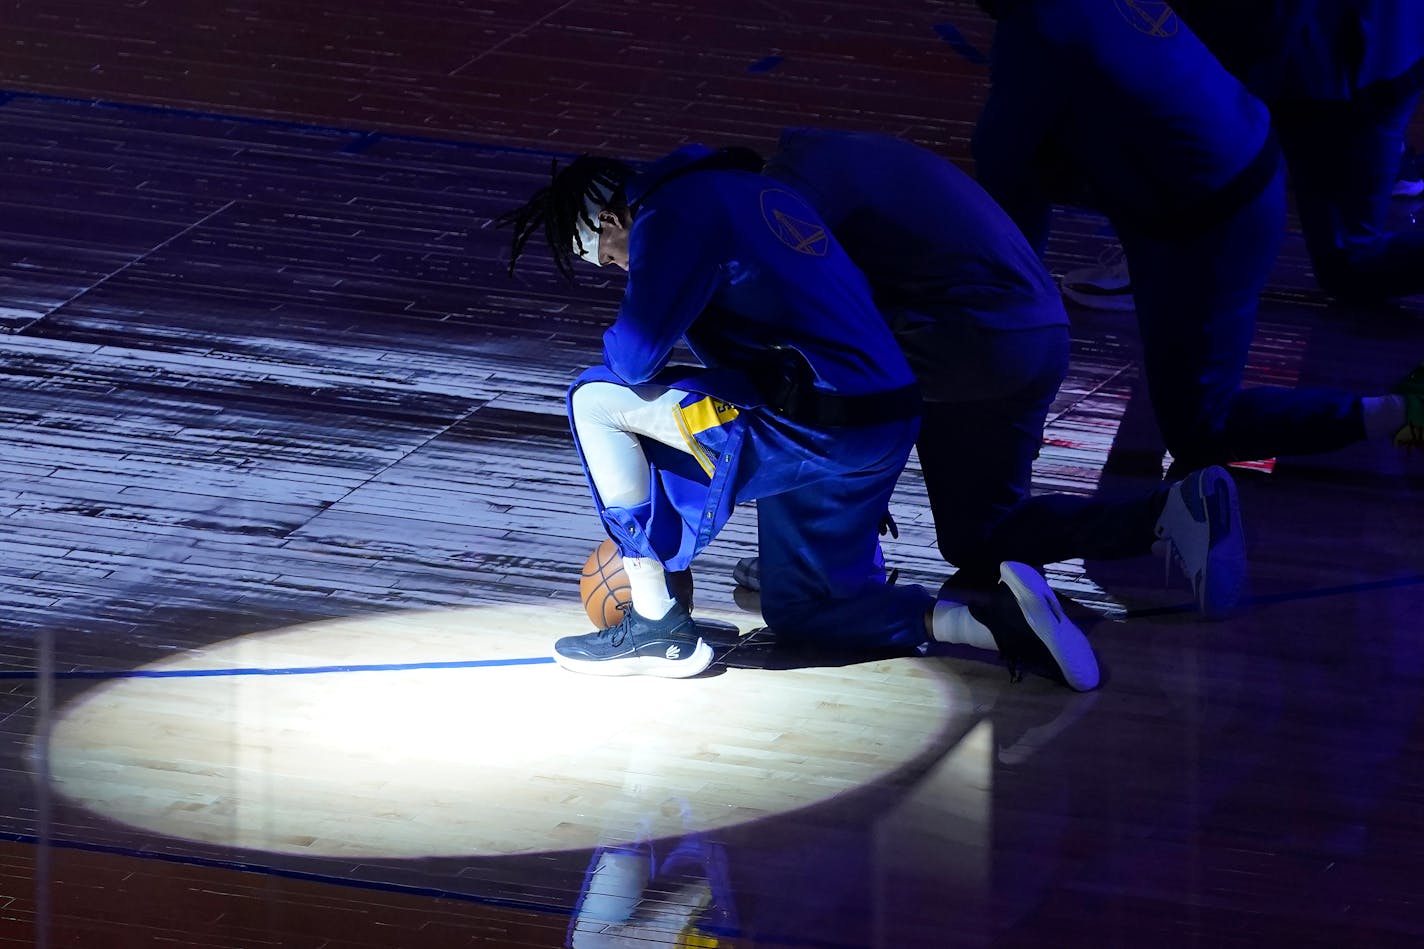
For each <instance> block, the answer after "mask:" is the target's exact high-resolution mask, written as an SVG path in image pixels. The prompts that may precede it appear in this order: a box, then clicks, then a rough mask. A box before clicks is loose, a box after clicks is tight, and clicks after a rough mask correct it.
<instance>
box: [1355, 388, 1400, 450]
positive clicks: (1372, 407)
mask: <svg viewBox="0 0 1424 949" xmlns="http://www.w3.org/2000/svg"><path fill="white" fill-rule="evenodd" d="M1360 415H1361V417H1363V419H1364V422H1365V437H1366V438H1368V439H1371V440H1374V439H1377V438H1393V437H1394V433H1395V432H1397V431H1399V430H1400V429H1401V428H1403V427H1404V419H1405V408H1404V396H1402V395H1380V396H1365V397H1364V398H1362V399H1360Z"/></svg>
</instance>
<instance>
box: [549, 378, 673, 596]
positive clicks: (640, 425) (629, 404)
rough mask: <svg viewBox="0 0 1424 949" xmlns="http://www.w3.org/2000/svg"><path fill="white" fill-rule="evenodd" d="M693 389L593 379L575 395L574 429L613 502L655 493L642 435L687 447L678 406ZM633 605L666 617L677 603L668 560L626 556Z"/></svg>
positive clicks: (601, 492)
mask: <svg viewBox="0 0 1424 949" xmlns="http://www.w3.org/2000/svg"><path fill="white" fill-rule="evenodd" d="M686 395H687V393H686V392H683V391H681V390H678V389H662V388H658V387H655V386H639V387H637V388H629V387H628V386H620V385H615V384H613V383H611V382H590V383H587V384H585V385H582V386H579V388H578V389H576V390H574V395H573V416H574V429H575V431H577V432H578V439H579V445H580V446H582V448H583V457H584V460H585V461H586V462H587V463H588V473H589V477H590V478H591V479H592V480H593V484H594V487H596V488H597V489H598V496H599V497H600V498H602V499H603V503H604V505H605V506H607V507H635V506H637V505H639V504H642V503H643V502H645V501H647V500H648V498H649V496H650V495H651V494H652V488H651V485H650V482H649V480H648V477H649V476H648V458H647V456H646V455H645V454H643V446H642V443H641V442H640V441H639V440H638V439H639V437H640V436H641V437H645V438H651V439H653V440H654V441H656V442H661V443H662V444H664V445H671V446H672V447H673V448H680V449H682V450H683V451H687V450H688V449H687V444H686V443H685V442H684V441H683V440H682V433H681V431H680V430H679V429H678V425H677V420H676V418H675V417H674V416H673V410H674V409H676V408H677V405H678V403H679V402H681V401H682V400H683V398H684V397H686ZM623 570H624V572H625V573H626V574H627V575H628V585H629V588H630V589H629V595H630V596H631V597H632V599H633V609H635V610H637V611H638V614H639V615H640V616H645V617H647V618H648V619H661V618H662V617H664V616H666V615H667V611H668V610H670V609H672V606H673V598H672V596H671V595H670V594H669V593H668V589H667V578H666V576H665V575H664V573H663V567H662V564H660V563H658V562H657V561H656V560H652V559H650V558H647V557H631V558H630V557H624V558H623Z"/></svg>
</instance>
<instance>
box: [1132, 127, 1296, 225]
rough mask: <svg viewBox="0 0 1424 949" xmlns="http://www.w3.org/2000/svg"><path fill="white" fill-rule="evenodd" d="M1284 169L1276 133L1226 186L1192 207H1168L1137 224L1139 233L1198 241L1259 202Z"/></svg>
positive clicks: (1193, 201)
mask: <svg viewBox="0 0 1424 949" xmlns="http://www.w3.org/2000/svg"><path fill="white" fill-rule="evenodd" d="M1280 167H1281V146H1280V143H1279V142H1277V141H1276V136H1275V133H1274V132H1272V133H1269V134H1267V136H1266V141H1265V142H1264V143H1263V144H1262V145H1261V149H1260V151H1258V152H1256V155H1255V157H1254V158H1252V159H1251V161H1250V162H1248V163H1247V165H1246V167H1245V168H1243V169H1241V170H1240V171H1239V172H1237V173H1236V177H1234V178H1232V179H1231V180H1230V181H1228V182H1227V183H1226V184H1224V185H1222V186H1221V187H1220V188H1217V189H1216V190H1215V191H1213V192H1211V193H1210V194H1208V195H1205V196H1198V197H1196V198H1193V199H1192V200H1191V202H1190V203H1183V202H1179V203H1174V204H1172V205H1169V206H1167V207H1164V208H1163V209H1162V210H1161V211H1160V213H1158V214H1155V215H1153V217H1152V218H1151V219H1147V220H1141V221H1138V222H1136V223H1137V228H1136V229H1137V230H1138V231H1139V232H1141V233H1142V234H1144V235H1146V236H1147V237H1154V238H1159V239H1173V238H1175V239H1182V238H1188V237H1195V236H1197V235H1198V234H1201V233H1204V232H1205V231H1207V230H1210V229H1211V228H1212V227H1213V226H1215V225H1217V224H1220V223H1221V222H1222V221H1225V220H1226V219H1227V218H1229V217H1230V216H1231V215H1233V214H1235V213H1236V212H1237V211H1239V210H1240V209H1241V208H1243V207H1245V206H1246V205H1247V204H1249V203H1250V202H1251V201H1252V200H1254V199H1255V197H1256V196H1257V195H1259V194H1260V193H1261V192H1262V191H1264V190H1265V189H1266V186H1267V185H1269V184H1270V183H1271V179H1273V178H1275V176H1276V173H1277V172H1278V171H1279V170H1280Z"/></svg>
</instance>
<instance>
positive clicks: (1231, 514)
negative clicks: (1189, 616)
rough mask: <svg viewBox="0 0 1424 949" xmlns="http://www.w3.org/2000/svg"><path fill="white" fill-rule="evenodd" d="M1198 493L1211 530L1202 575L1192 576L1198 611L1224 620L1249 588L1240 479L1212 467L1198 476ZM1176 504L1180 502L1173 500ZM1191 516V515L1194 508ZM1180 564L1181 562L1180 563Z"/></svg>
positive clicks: (1199, 503)
mask: <svg viewBox="0 0 1424 949" xmlns="http://www.w3.org/2000/svg"><path fill="white" fill-rule="evenodd" d="M1197 489H1198V490H1197V494H1196V497H1195V498H1193V499H1192V500H1193V503H1194V504H1195V505H1197V506H1200V508H1201V511H1202V515H1203V517H1204V518H1205V523H1204V524H1202V529H1204V530H1206V532H1207V548H1206V560H1205V562H1204V563H1203V564H1202V567H1201V570H1200V571H1199V574H1200V575H1199V576H1195V577H1192V576H1189V577H1187V580H1188V581H1189V582H1190V583H1191V585H1192V591H1193V593H1195V595H1196V602H1197V610H1198V611H1199V612H1200V613H1201V614H1202V615H1203V616H1206V617H1209V618H1212V619H1221V618H1223V617H1225V616H1227V615H1229V614H1230V613H1231V612H1232V611H1233V610H1234V609H1236V606H1237V604H1238V603H1240V602H1241V594H1242V591H1243V590H1244V588H1245V585H1246V583H1245V578H1246V537H1245V535H1244V534H1243V532H1242V527H1241V505H1240V502H1239V501H1238V499H1237V497H1236V482H1235V481H1233V480H1232V478H1231V475H1230V473H1228V472H1227V471H1226V470H1225V469H1223V468H1220V467H1217V466H1212V467H1210V468H1206V469H1204V470H1203V471H1202V472H1201V477H1200V478H1199V479H1197ZM1172 500H1173V503H1180V502H1178V501H1177V499H1175V498H1174V499H1172ZM1187 516H1191V510H1190V508H1189V509H1188V511H1187ZM1179 566H1180V565H1179Z"/></svg>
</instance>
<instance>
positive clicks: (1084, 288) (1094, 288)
mask: <svg viewBox="0 0 1424 949" xmlns="http://www.w3.org/2000/svg"><path fill="white" fill-rule="evenodd" d="M1062 289H1063V295H1064V296H1065V297H1067V298H1068V299H1069V300H1072V301H1073V302H1074V303H1077V304H1078V305H1079V306H1086V307H1089V308H1090V309H1094V310H1118V311H1124V312H1125V311H1128V310H1132V309H1134V308H1135V307H1136V304H1135V303H1134V302H1133V299H1132V276H1131V275H1130V274H1129V273H1128V269H1127V256H1126V255H1125V254H1124V253H1123V252H1122V247H1121V246H1113V247H1109V248H1108V249H1107V250H1106V251H1104V252H1103V254H1102V256H1101V257H1099V258H1098V263H1097V265H1096V266H1093V267H1081V268H1079V269H1077V270H1070V271H1068V272H1067V273H1066V274H1064V275H1063V284H1062Z"/></svg>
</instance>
